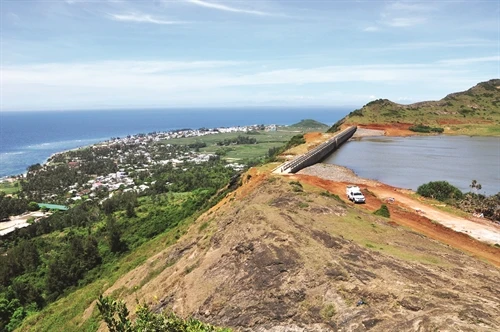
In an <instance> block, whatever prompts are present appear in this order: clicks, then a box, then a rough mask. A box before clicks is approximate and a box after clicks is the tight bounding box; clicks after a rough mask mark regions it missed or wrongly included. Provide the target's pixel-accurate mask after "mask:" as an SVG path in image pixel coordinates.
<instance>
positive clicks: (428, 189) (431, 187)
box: [417, 181, 463, 202]
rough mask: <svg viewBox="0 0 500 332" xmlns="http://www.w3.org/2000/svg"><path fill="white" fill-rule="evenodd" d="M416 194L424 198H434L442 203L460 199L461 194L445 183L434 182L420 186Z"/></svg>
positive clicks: (458, 190) (455, 188)
mask: <svg viewBox="0 0 500 332" xmlns="http://www.w3.org/2000/svg"><path fill="white" fill-rule="evenodd" d="M417 193H418V194H419V195H421V196H424V197H429V198H434V199H437V200H438V201H441V202H444V201H446V200H448V199H461V198H462V197H463V193H462V192H461V191H460V189H458V188H457V187H455V186H453V185H451V184H449V183H448V182H446V181H434V182H429V183H426V184H423V185H421V186H420V187H418V188H417Z"/></svg>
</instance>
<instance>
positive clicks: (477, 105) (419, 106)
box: [330, 79, 500, 136]
mask: <svg viewBox="0 0 500 332" xmlns="http://www.w3.org/2000/svg"><path fill="white" fill-rule="evenodd" d="M348 125H360V126H363V127H367V128H368V127H370V128H374V129H380V128H383V129H389V134H390V131H391V129H392V130H393V131H394V130H395V134H401V133H402V132H401V131H407V133H406V134H409V133H411V132H408V129H409V128H410V127H412V126H418V125H425V126H429V127H431V128H442V130H443V131H444V133H445V134H465V135H484V136H499V135H500V79H492V80H489V81H487V82H482V83H479V84H477V85H476V86H474V87H472V88H470V89H468V90H467V91H463V92H457V93H452V94H449V95H447V96H446V97H444V98H443V99H441V100H438V101H424V102H418V103H414V104H410V105H401V104H397V103H394V102H392V101H390V100H388V99H377V100H374V101H371V102H369V103H368V104H366V105H365V106H363V107H362V108H361V109H357V110H355V111H353V112H351V113H349V114H348V115H347V116H346V117H344V118H343V119H342V120H340V121H339V122H337V123H336V124H335V125H333V126H332V127H331V128H330V131H336V130H337V128H339V127H340V126H342V127H344V126H348Z"/></svg>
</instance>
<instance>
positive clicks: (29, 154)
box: [0, 107, 354, 177]
mask: <svg viewBox="0 0 500 332" xmlns="http://www.w3.org/2000/svg"><path fill="white" fill-rule="evenodd" d="M352 109H354V108H347V107H346V108H327V107H307V108H306V107H304V108H285V107H267V108H264V107H260V108H223V109H220V108H219V109H217V108H206V109H164V110H160V109H155V110H105V111H100V110H87V111H83V110H82V111H36V112H27V111H23V112H5V111H2V112H0V177H4V176H10V175H17V174H22V173H24V172H26V169H27V167H28V166H30V165H33V164H36V163H43V162H45V161H46V160H47V158H48V157H50V155H52V154H53V153H56V152H61V151H65V150H69V149H74V148H77V147H81V146H87V145H90V144H94V143H97V142H101V141H105V140H108V139H110V138H111V137H124V136H127V135H134V134H139V133H150V132H153V131H170V130H175V129H183V128H191V129H198V128H201V127H205V128H215V127H230V126H238V125H240V126H244V125H252V124H278V125H290V124H293V123H296V122H299V121H300V120H302V119H314V120H317V121H320V122H323V123H326V124H328V125H331V124H333V123H334V122H336V121H337V120H339V119H341V118H342V117H343V116H345V115H346V114H347V113H349V112H350V111H351V110H352Z"/></svg>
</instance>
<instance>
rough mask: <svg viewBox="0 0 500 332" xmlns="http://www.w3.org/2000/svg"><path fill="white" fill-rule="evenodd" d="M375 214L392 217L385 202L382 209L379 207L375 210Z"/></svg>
mask: <svg viewBox="0 0 500 332" xmlns="http://www.w3.org/2000/svg"><path fill="white" fill-rule="evenodd" d="M373 214H374V215H376V216H381V217H385V218H390V217H391V213H390V212H389V209H388V208H387V205H385V204H382V206H381V207H380V209H378V210H377V211H375V212H373Z"/></svg>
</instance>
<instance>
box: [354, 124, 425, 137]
mask: <svg viewBox="0 0 500 332" xmlns="http://www.w3.org/2000/svg"><path fill="white" fill-rule="evenodd" d="M412 125H413V124H411V123H392V124H369V125H357V126H358V128H366V129H375V130H383V131H385V136H415V133H414V132H413V131H410V130H408V128H410V127H411V126H412Z"/></svg>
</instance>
